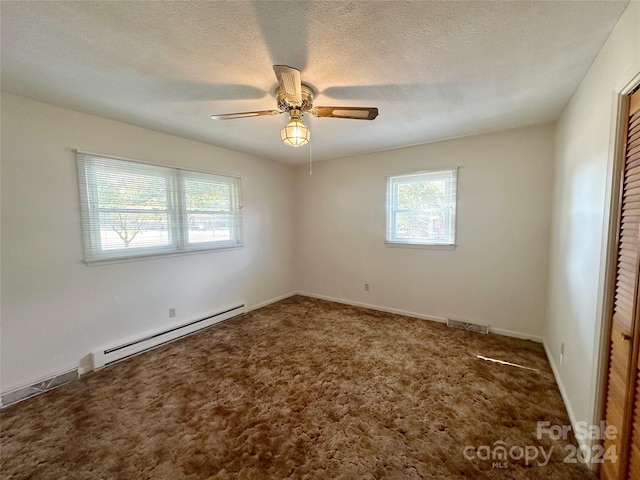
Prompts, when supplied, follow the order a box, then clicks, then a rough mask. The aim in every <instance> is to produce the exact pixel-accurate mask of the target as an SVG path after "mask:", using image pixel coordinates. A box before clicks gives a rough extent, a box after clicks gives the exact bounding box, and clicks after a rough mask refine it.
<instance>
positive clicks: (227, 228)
mask: <svg viewBox="0 0 640 480" xmlns="http://www.w3.org/2000/svg"><path fill="white" fill-rule="evenodd" d="M187 218H188V222H189V229H188V242H189V243H206V242H220V241H229V240H231V214H228V213H219V214H202V213H195V214H194V213H190V214H188V215H187Z"/></svg>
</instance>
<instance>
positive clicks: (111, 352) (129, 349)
mask: <svg viewBox="0 0 640 480" xmlns="http://www.w3.org/2000/svg"><path fill="white" fill-rule="evenodd" d="M245 311H246V309H245V305H244V304H241V305H237V306H235V307H230V308H227V309H225V310H223V311H221V312H218V313H214V314H213V315H209V316H208V317H205V318H201V319H198V320H193V321H192V322H188V323H185V324H182V325H177V326H175V327H172V328H169V329H167V330H163V331H161V332H156V333H152V334H149V335H145V336H143V337H141V338H138V339H136V340H132V341H124V342H122V343H120V344H118V345H115V346H112V347H108V348H101V349H98V350H95V351H93V352H91V359H92V363H93V369H94V370H95V369H98V368H102V367H105V366H107V365H111V364H112V363H114V362H118V361H120V360H124V359H125V358H129V357H132V356H133V355H137V354H139V353H142V352H146V351H147V350H151V349H152V348H155V347H159V346H160V345H164V344H165V343H169V342H172V341H174V340H177V339H178V338H181V337H184V336H186V335H191V334H192V333H195V332H197V331H199V330H202V329H204V328H207V327H210V326H211V325H215V324H216V323H220V322H223V321H225V320H229V319H230V318H233V317H237V316H238V315H242V314H243V313H245Z"/></svg>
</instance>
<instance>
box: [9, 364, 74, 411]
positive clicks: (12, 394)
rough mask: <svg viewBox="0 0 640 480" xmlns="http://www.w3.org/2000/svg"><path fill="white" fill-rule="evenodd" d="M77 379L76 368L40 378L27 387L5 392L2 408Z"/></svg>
mask: <svg viewBox="0 0 640 480" xmlns="http://www.w3.org/2000/svg"><path fill="white" fill-rule="evenodd" d="M77 379H78V369H77V368H74V369H73V370H69V371H68V372H64V373H59V374H57V375H54V376H52V377H49V378H47V379H45V380H40V381H39V382H35V383H32V384H31V385H27V386H26V387H19V388H16V389H14V390H11V391H9V392H7V393H3V394H2V396H1V397H0V403H1V404H2V408H4V407H8V406H9V405H13V404H14V403H18V402H21V401H22V400H26V399H27V398H30V397H33V396H34V395H39V394H40V393H44V392H48V391H49V390H53V389H54V388H56V387H59V386H61V385H64V384H65V383H69V382H72V381H74V380H77Z"/></svg>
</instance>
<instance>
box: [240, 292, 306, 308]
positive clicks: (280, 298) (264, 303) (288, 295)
mask: <svg viewBox="0 0 640 480" xmlns="http://www.w3.org/2000/svg"><path fill="white" fill-rule="evenodd" d="M294 295H297V292H295V291H294V292H289V293H285V294H284V295H280V296H279V297H275V298H271V299H269V300H265V301H264V302H260V303H256V304H255V305H252V306H250V307H247V312H250V311H251V310H257V309H258V308H262V307H266V306H267V305H271V304H272V303H276V302H279V301H280V300H284V299H286V298H289V297H293V296H294Z"/></svg>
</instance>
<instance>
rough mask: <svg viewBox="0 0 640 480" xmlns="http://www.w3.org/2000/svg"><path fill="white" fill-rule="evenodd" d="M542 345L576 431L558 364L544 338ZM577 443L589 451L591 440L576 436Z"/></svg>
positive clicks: (574, 418) (573, 415)
mask: <svg viewBox="0 0 640 480" xmlns="http://www.w3.org/2000/svg"><path fill="white" fill-rule="evenodd" d="M542 345H543V346H544V351H545V353H546V354H547V359H548V360H549V365H551V371H552V372H553V376H554V378H555V379H556V384H557V385H558V389H559V390H560V395H561V396H562V401H563V403H564V408H566V409H567V414H568V415H569V422H571V429H572V431H574V432H575V431H576V424H577V420H576V415H575V413H574V412H573V408H571V402H570V401H569V395H568V394H567V389H566V388H564V384H563V383H562V377H560V370H559V369H558V366H557V365H556V361H555V359H554V358H553V355H552V354H551V349H550V348H549V345H547V342H546V340H545V341H543V342H542ZM577 440H578V443H579V445H580V447H582V448H585V449H587V450H588V451H591V447H592V445H591V442H590V441H589V439H587V438H582V439H580V438H578V439H577Z"/></svg>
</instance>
